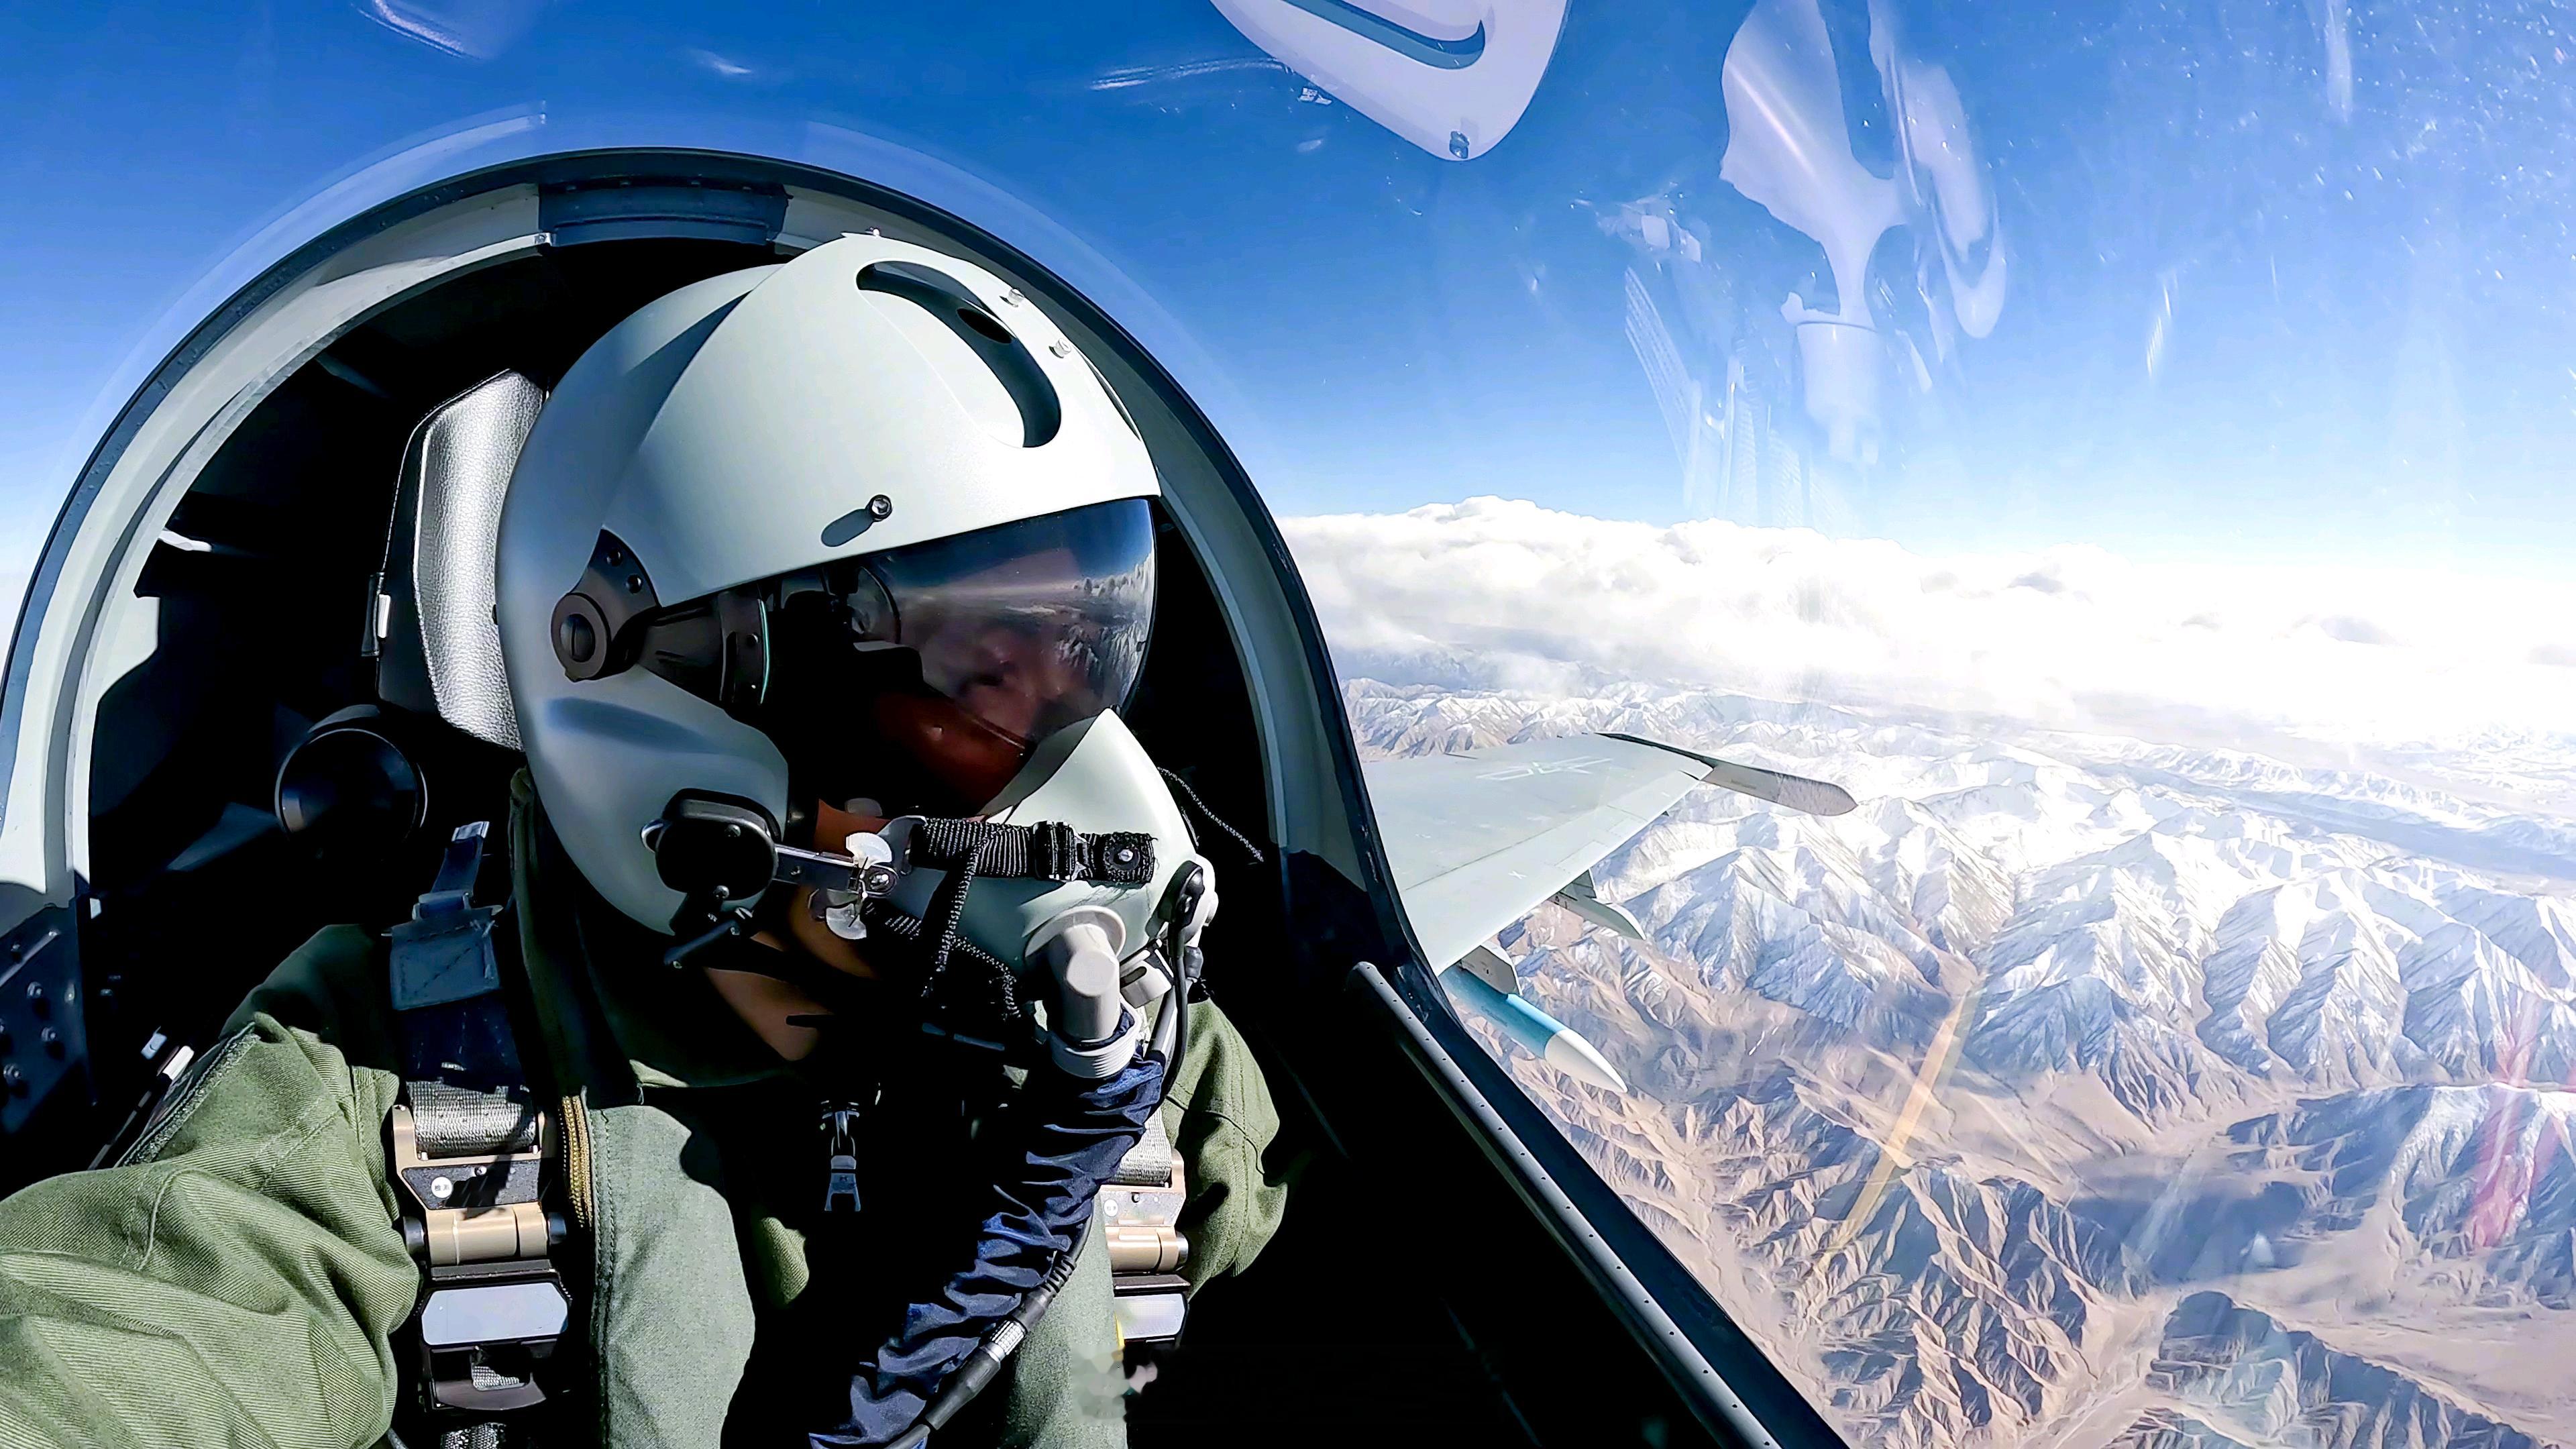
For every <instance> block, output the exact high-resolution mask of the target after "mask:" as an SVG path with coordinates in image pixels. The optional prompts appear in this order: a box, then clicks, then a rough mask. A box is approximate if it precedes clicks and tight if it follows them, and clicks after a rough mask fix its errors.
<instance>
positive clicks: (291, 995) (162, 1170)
mask: <svg viewBox="0 0 2576 1449" xmlns="http://www.w3.org/2000/svg"><path fill="white" fill-rule="evenodd" d="M366 949H367V940H366V937H365V936H364V935H362V934H359V933H356V932H352V931H326V932H324V933H322V934H321V935H319V936H316V937H315V938H314V940H313V941H311V942H308V943H307V944H306V946H305V947H304V948H303V949H302V950H300V951H298V952H297V953H296V955H295V957H293V958H290V960H289V961H288V962H287V963H286V964H285V965H284V966H281V967H280V968H279V971H278V973H277V974H276V975H275V976H273V977H272V978H271V979H270V982H269V984H268V985H267V986H264V987H262V988H261V989H260V991H259V992H257V993H254V994H253V996H252V997H251V999H250V1001H248V1002H246V1003H244V1006H243V1008H242V1010H241V1012H239V1013H236V1015H235V1017H234V1020H233V1022H232V1023H230V1025H229V1026H228V1029H227V1033H226V1035H225V1036H224V1037H223V1038H222V1039H221V1040H220V1041H219V1042H218V1044H217V1045H216V1046H215V1047H213V1048H212V1049H210V1050H209V1051H208V1052H207V1053H206V1055H205V1056H204V1057H203V1058H201V1059H200V1061H199V1062H198V1064H197V1065H196V1067H195V1068H193V1069H192V1070H191V1071H190V1072H189V1073H188V1074H187V1075H186V1076H184V1077H183V1078H182V1079H181V1081H180V1083H179V1085H178V1086H177V1087H175V1088H173V1089H172V1092H171V1094H170V1096H169V1098H168V1099H167V1101H166V1102H165V1103H164V1105H163V1107H162V1109H161V1110H160V1111H159V1112H157V1113H156V1114H155V1116H154V1120H153V1122H152V1124H151V1125H150V1126H149V1127H148V1128H147V1129H146V1130H145V1133H144V1136H143V1137H142V1139H141V1140H139V1141H138V1142H137V1143H136V1144H135V1146H134V1148H133V1149H132V1150H130V1151H129V1152H128V1153H127V1154H126V1155H125V1158H124V1159H123V1160H122V1161H121V1162H120V1163H119V1165H117V1166H115V1167H111V1168H106V1169H102V1170H99V1171H95V1172H75V1173H69V1174H66V1175H64V1176H61V1177H56V1178H51V1179H48V1180H46V1181H44V1182H40V1183H36V1184H34V1185H33V1186H30V1187H28V1188H26V1189H25V1190H23V1191H21V1192H19V1193H17V1194H15V1195H14V1196H12V1197H10V1198H8V1199H7V1200H6V1201H0V1446H5V1449H20V1446H34V1445H70V1444H78V1445H84V1446H98V1449H126V1446H136V1449H140V1446H146V1445H151V1446H160V1445H169V1446H181V1445H186V1446H200V1445H260V1446H266V1445H279V1446H289V1445H292V1446H350V1449H355V1446H359V1445H367V1444H373V1443H375V1442H377V1440H379V1439H380V1438H381V1437H382V1436H383V1434H384V1433H385V1430H386V1427H387V1425H388V1424H389V1423H390V1421H391V1418H392V1404H393V1385H394V1381H395V1380H394V1366H393V1359H392V1352H391V1349H390V1347H389V1346H388V1338H389V1337H390V1335H391V1334H392V1333H393V1331H394V1330H395V1329H396V1328H398V1327H399V1326H400V1325H401V1323H402V1322H403V1320H404V1319H405V1318H406V1317H407V1316H408V1315H409V1313H410V1311H411V1307H412V1302H413V1299H414V1298H415V1296H416V1295H417V1293H418V1290H419V1281H420V1280H419V1270H418V1269H417V1268H416V1267H414V1266H413V1263H412V1261H411V1258H410V1255H409V1254H408V1253H407V1252H406V1251H405V1250H404V1247H403V1242H402V1236H401V1233H400V1231H399V1229H398V1228H397V1227H396V1226H395V1218H394V1208H393V1200H392V1197H391V1192H390V1189H389V1188H387V1187H386V1186H385V1184H384V1180H383V1179H384V1169H383V1164H382V1162H380V1161H379V1160H378V1159H379V1158H380V1156H381V1154H382V1150H383V1149H382V1147H381V1146H380V1133H381V1124H382V1122H383V1120H384V1117H385V1114H386V1112H387V1111H388V1110H389V1109H390V1108H391V1106H392V1102H393V1095H394V1087H395V1080H394V1077H393V1074H392V1073H391V1072H390V1071H386V1070H383V1069H381V1068H376V1067H371V1066H365V1065H357V1064H353V1062H352V1060H351V1058H350V1056H349V1055H348V1054H347V1053H344V1052H343V1050H342V1049H341V1048H340V1047H339V1046H338V1045H335V1044H333V1043H331V1042H330V1041H328V1040H326V1038H325V1035H324V1034H323V1032H322V1031H317V1030H316V1029H315V1027H314V1026H313V1025H310V1024H300V1025H290V1024H289V1019H291V1018H295V1017H302V1018H304V1019H305V1020H306V1021H307V1022H315V1021H320V1022H322V1023H323V1024H324V1025H325V1026H327V1025H328V1018H329V1017H331V1016H332V1015H333V1014H334V1012H333V1009H332V1002H331V1001H330V999H329V997H330V995H331V992H332V989H333V988H332V986H331V983H332V982H333V981H334V980H335V979H339V978H345V976H346V974H347V972H348V969H349V961H348V958H349V955H350V953H351V952H352V951H353V950H354V951H355V952H356V953H357V959H358V960H359V962H361V963H363V962H364V960H365V957H366ZM267 1007H274V1008H276V1010H274V1011H272V1010H269V1009H264V1008H267ZM364 1034H365V1033H364V1032H361V1035H364Z"/></svg>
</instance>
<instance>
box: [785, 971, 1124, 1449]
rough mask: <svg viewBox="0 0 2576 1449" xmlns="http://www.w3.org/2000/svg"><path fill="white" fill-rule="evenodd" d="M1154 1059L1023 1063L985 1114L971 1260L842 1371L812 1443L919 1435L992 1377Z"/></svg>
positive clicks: (1057, 1268) (1079, 1215) (1083, 1229)
mask: <svg viewBox="0 0 2576 1449" xmlns="http://www.w3.org/2000/svg"><path fill="white" fill-rule="evenodd" d="M1132 1026H1133V1023H1132V1022H1129V1021H1122V1022H1121V1029H1122V1030H1132ZM1166 1065H1167V1063H1166V1062H1165V1061H1164V1059H1163V1058H1162V1057H1160V1056H1156V1055H1152V1054H1150V1053H1148V1054H1143V1055H1139V1056H1137V1057H1136V1058H1135V1059H1134V1060H1133V1061H1131V1062H1129V1063H1128V1064H1127V1065H1126V1066H1125V1067H1123V1068H1122V1069H1120V1070H1119V1071H1118V1072H1117V1073H1116V1074H1114V1075H1112V1076H1109V1077H1106V1078H1103V1079H1101V1080H1097V1081H1085V1080H1081V1079H1078V1078H1075V1077H1072V1076H1069V1075H1066V1074H1064V1073H1061V1072H1054V1071H1046V1070H1039V1071H1035V1072H1032V1073H1031V1075H1030V1079H1029V1082H1028V1085H1027V1086H1026V1088H1024V1089H1023V1090H1022V1092H1021V1093H1020V1095H1019V1096H1018V1098H1017V1099H1016V1100H1015V1101H1014V1102H1013V1103H1012V1105H1011V1108H1010V1109H1009V1114H1008V1118H1009V1119H1008V1120H1007V1121H1006V1122H1003V1123H998V1124H996V1126H997V1127H999V1129H1000V1130H999V1131H998V1132H997V1133H996V1134H995V1137H996V1139H997V1141H998V1142H1000V1143H1006V1144H1008V1145H1007V1146H1006V1147H1004V1148H1003V1149H1002V1150H1003V1154H1004V1155H1003V1156H1002V1158H1001V1160H1000V1161H999V1162H998V1164H997V1167H998V1169H999V1170H998V1171H997V1172H996V1173H995V1175H994V1178H993V1181H992V1183H991V1185H990V1186H988V1187H987V1188H986V1189H985V1190H984V1192H983V1193H982V1194H981V1197H982V1201H983V1205H984V1212H983V1215H982V1218H981V1221H980V1225H979V1226H978V1228H977V1230H976V1241H975V1247H974V1256H973V1259H972V1261H970V1262H968V1263H966V1264H964V1265H962V1266H961V1267H960V1268H958V1269H957V1270H956V1271H954V1272H952V1273H951V1274H950V1275H949V1276H948V1278H947V1281H946V1282H945V1283H943V1284H942V1285H941V1286H940V1288H939V1289H938V1290H937V1291H936V1292H935V1293H934V1294H932V1295H931V1296H930V1297H929V1298H928V1299H927V1300H926V1301H921V1302H916V1303H913V1304H911V1305H910V1306H909V1307H907V1308H906V1309H905V1311H904V1315H903V1319H902V1324H901V1327H899V1328H898V1329H897V1330H896V1331H895V1333H894V1335H893V1336H892V1337H890V1338H888V1339H887V1340H886V1341H885V1342H883V1343H882V1344H880V1345H878V1347H877V1348H876V1350H875V1351H874V1352H873V1353H871V1354H869V1355H868V1357H867V1358H866V1359H865V1360H864V1361H863V1362H862V1364H861V1366H860V1367H859V1369H858V1370H857V1371H856V1372H855V1373H853V1374H852V1375H851V1376H850V1401H849V1402H850V1412H849V1414H848V1416H847V1417H846V1418H844V1419H843V1420H842V1421H841V1422H840V1423H838V1424H836V1425H834V1426H832V1427H831V1428H830V1429H827V1430H823V1431H820V1432H816V1433H812V1434H809V1435H808V1436H807V1439H808V1442H809V1443H810V1444H811V1445H813V1446H815V1449H826V1446H829V1449H856V1446H874V1445H885V1444H901V1445H905V1446H917V1445H919V1444H921V1443H922V1442H923V1441H925V1440H926V1439H927V1438H928V1437H929V1435H930V1434H931V1432H932V1431H933V1430H936V1429H937V1428H939V1427H940V1426H941V1425H944V1424H945V1423H947V1422H948V1420H949V1419H950V1418H951V1417H953V1416H954V1415H955V1414H956V1413H957V1411H958V1410H959V1409H962V1408H963V1407H964V1406H965V1404H966V1401H967V1400H969V1399H971V1398H972V1397H973V1396H974V1394H975V1393H976V1392H977V1391H979V1390H981V1389H982V1388H983V1387H984V1386H985V1385H986V1384H987V1383H989V1382H990V1381H991V1380H992V1378H993V1377H994V1375H995V1374H997V1373H998V1372H999V1371H1000V1368H1001V1365H1002V1363H1003V1361H1004V1360H1006V1359H1007V1358H1008V1357H1009V1356H1010V1354H1011V1352H1012V1351H1013V1350H1015V1349H1016V1348H1017V1347H1018V1346H1019V1343H1020V1340H1021V1339H1022V1338H1024V1337H1025V1336H1026V1334H1027V1332H1028V1328H1029V1325H1030V1324H1032V1323H1034V1322H1035V1321H1036V1319H1037V1316H1038V1314H1039V1313H1041V1312H1043V1311H1044V1310H1045V1308H1046V1305H1047V1303H1048V1301H1049V1300H1051V1299H1052V1298H1053V1297H1054V1296H1055V1293H1056V1291H1057V1290H1059V1289H1060V1288H1062V1286H1063V1285H1064V1283H1065V1282H1067V1281H1069V1280H1070V1278H1071V1276H1072V1273H1073V1268H1074V1261H1075V1258H1074V1255H1075V1254H1076V1253H1077V1252H1079V1251H1080V1248H1081V1244H1082V1242H1083V1239H1084V1237H1085V1236H1086V1235H1087V1234H1088V1232H1089V1231H1090V1228H1091V1218H1092V1208H1093V1204H1094V1202H1095V1200H1096V1199H1097V1197H1098V1195H1099V1192H1100V1185H1101V1183H1103V1182H1104V1181H1106V1180H1107V1179H1108V1177H1109V1175H1110V1174H1111V1173H1113V1172H1115V1171H1116V1170H1117V1168H1118V1164H1119V1162H1120V1161H1121V1160H1122V1159H1123V1158H1125V1157H1126V1155H1127V1153H1128V1151H1129V1149H1131V1148H1133V1147H1134V1146H1135V1145H1136V1141H1137V1139H1138V1138H1139V1137H1141V1136H1142V1135H1143V1134H1144V1130H1145V1124H1146V1123H1147V1121H1148V1120H1149V1119H1150V1118H1151V1117H1152V1116H1153V1114H1154V1113H1155V1111H1156V1110H1157V1109H1158V1108H1159V1107H1160V1106H1161V1105H1162V1098H1163V1079H1164V1071H1165V1068H1166Z"/></svg>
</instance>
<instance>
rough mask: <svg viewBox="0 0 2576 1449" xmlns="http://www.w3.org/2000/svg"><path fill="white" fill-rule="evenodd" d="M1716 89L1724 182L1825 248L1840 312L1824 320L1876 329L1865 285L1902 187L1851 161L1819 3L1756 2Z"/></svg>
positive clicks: (1900, 214)
mask: <svg viewBox="0 0 2576 1449" xmlns="http://www.w3.org/2000/svg"><path fill="white" fill-rule="evenodd" d="M1720 85H1721V88H1722V89H1723V90H1724V91H1725V93H1726V128H1727V139H1726V155H1725V157H1724V159H1723V160H1721V161H1720V162H1719V163H1718V171H1717V174H1718V178H1719V179H1720V180H1722V181H1725V182H1726V183H1727V184H1729V185H1731V186H1733V187H1734V188H1735V189H1736V190H1738V191H1740V192H1743V193H1744V195H1745V197H1746V198H1747V199H1749V200H1751V201H1754V202H1757V203H1759V204H1760V205H1761V206H1762V208H1763V209H1764V210H1766V211H1768V212H1770V213H1771V214H1772V215H1773V216H1775V217H1778V218H1779V219H1780V220H1781V221H1783V222H1786V223H1788V224H1789V225H1790V226H1793V227H1795V228H1797V229H1798V230H1799V231H1800V232H1802V233H1804V234H1806V235H1807V236H1808V237H1810V238H1813V239H1814V241H1815V242H1816V244H1817V245H1818V246H1821V247H1823V248H1824V249H1825V259H1826V261H1827V262H1828V263H1829V264H1831V266H1832V268H1833V274H1834V292H1835V295H1836V300H1837V303H1838V305H1839V307H1840V311H1839V312H1838V313H1835V314H1828V315H1833V316H1836V317H1838V319H1839V320H1841V321H1842V322H1844V323H1846V324H1849V325H1851V326H1855V327H1869V326H1871V325H1872V323H1871V319H1870V313H1869V301H1868V298H1867V297H1866V295H1865V294H1864V291H1863V286H1862V284H1863V283H1864V281H1866V279H1867V277H1868V274H1869V254H1870V252H1871V250H1872V249H1874V248H1875V247H1877V245H1878V239H1879V237H1880V236H1882V235H1884V234H1885V233H1886V231H1887V229H1888V228H1889V227H1891V226H1894V225H1896V224H1897V223H1898V222H1900V221H1903V220H1904V219H1905V216H1904V210H1903V207H1902V205H1901V204H1900V202H1899V201H1898V198H1897V194H1896V183H1895V182H1893V181H1890V180H1888V179H1887V178H1885V177H1882V176H1874V175H1872V174H1870V171H1869V168H1867V167H1865V166H1863V165H1861V164H1860V162H1859V161H1858V160H1857V159H1856V158H1855V157H1854V156H1853V155H1852V145H1851V129H1850V127H1849V126H1848V125H1846V124H1845V123H1844V120H1843V95H1842V82H1841V79H1840V75H1839V72H1838V71H1837V70H1836V69H1835V66H1834V50H1833V42H1832V41H1831V40H1829V39H1828V38H1827V37H1826V35H1825V17H1824V15H1823V14H1822V12H1820V11H1819V10H1818V9H1817V8H1816V0H1761V3H1760V4H1758V5H1756V6H1754V7H1753V13H1752V14H1751V15H1748V16H1746V17H1745V20H1744V26H1743V28H1742V29H1740V30H1738V31H1736V32H1735V43H1734V44H1732V45H1730V46H1728V47H1727V50H1726V69H1725V71H1724V72H1723V74H1722V76H1721V78H1720ZM1809 315H1815V314H1809ZM1791 320H1793V321H1794V320H1797V319H1795V318H1793V319H1791Z"/></svg>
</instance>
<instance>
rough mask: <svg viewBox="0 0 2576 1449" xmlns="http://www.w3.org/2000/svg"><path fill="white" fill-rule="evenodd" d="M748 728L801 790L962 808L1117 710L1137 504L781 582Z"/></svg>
mask: <svg viewBox="0 0 2576 1449" xmlns="http://www.w3.org/2000/svg"><path fill="white" fill-rule="evenodd" d="M771 610H772V612H771V615H770V633H771V636H772V657H771V661H770V666H771V668H770V689H769V693H768V699H767V702H766V706H765V707H764V709H763V710H762V715H763V718H762V720H761V724H762V727H763V728H764V729H765V730H766V731H767V733H768V734H769V735H770V737H771V738H772V739H773V740H775V741H777V742H778V744H779V747H780V749H781V750H782V751H783V752H784V753H785V754H786V756H787V760H788V767H789V770H790V772H791V773H792V774H794V775H796V776H798V777H800V785H799V788H800V789H810V790H811V791H812V792H813V793H815V794H816V795H818V796H819V797H820V798H824V799H831V800H838V799H841V798H844V797H845V796H854V795H866V796H869V797H872V798H875V799H878V800H880V801H883V802H885V803H886V804H887V805H889V806H890V807H894V808H915V809H938V810H948V811H963V810H969V809H972V808H975V807H978V806H980V805H982V804H983V803H984V802H985V801H987V800H990V799H991V798H992V797H993V796H995V795H997V794H999V793H1000V792H1001V790H1002V787H1003V786H1005V785H1007V784H1008V783H1009V782H1010V779H1011V777H1012V775H1014V774H1016V773H1017V772H1018V770H1019V768H1020V766H1021V765H1022V764H1024V763H1025V762H1026V761H1027V759H1028V755H1029V751H1030V749H1031V748H1032V747H1034V746H1035V745H1036V744H1037V743H1038V742H1039V741H1040V740H1043V739H1045V738H1046V737H1047V736H1048V735H1051V734H1053V733H1055V732H1056V731H1057V730H1060V729H1063V728H1064V727H1065V726H1067V725H1070V724H1076V723H1079V722H1080V721H1082V720H1086V719H1089V718H1091V717H1092V716H1094V715H1096V714H1099V713H1100V712H1102V711H1103V710H1113V709H1117V708H1119V707H1121V706H1122V705H1124V704H1125V703H1126V702H1127V697H1128V694H1129V692H1130V691H1131V690H1133V688H1134V687H1135V683H1136V676H1137V674H1138V673H1139V671H1140V670H1141V669H1142V668H1143V666H1144V662H1145V644H1146V638H1147V634H1148V631H1149V629H1150V627H1151V625H1152V621H1153V613H1154V530H1153V517H1152V512H1151V510H1150V508H1149V506H1148V505H1147V504H1146V503H1145V501H1144V500H1142V499H1125V500H1121V501H1118V502H1113V503H1103V504H1095V505H1093V506H1091V507H1088V508H1079V509H1075V510H1072V511H1070V512H1066V513H1059V514H1053V515H1050V516H1048V517H1044V518H1034V519H1028V520H1024V521H1021V522H1017V523H1010V524H1004V525H1001V526H999V527H995V528H989V529H984V530H980V531H978V532H975V533H971V534H964V535H960V536H958V537H956V538H947V539H938V540H935V541H933V542H930V543H923V544H916V545H913V546H911V547H908V548H900V549H892V550H889V551H887V552H885V553H882V554H874V555H870V556H867V557H865V558H862V559H858V560H853V561H849V562H844V563H840V564H835V565H832V566H830V567H828V568H826V569H824V570H821V571H818V572H816V573H812V574H804V575H799V576H795V577H792V578H789V579H783V580H779V581H778V582H777V583H776V584H775V585H774V586H773V591H772V594H771Z"/></svg>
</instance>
